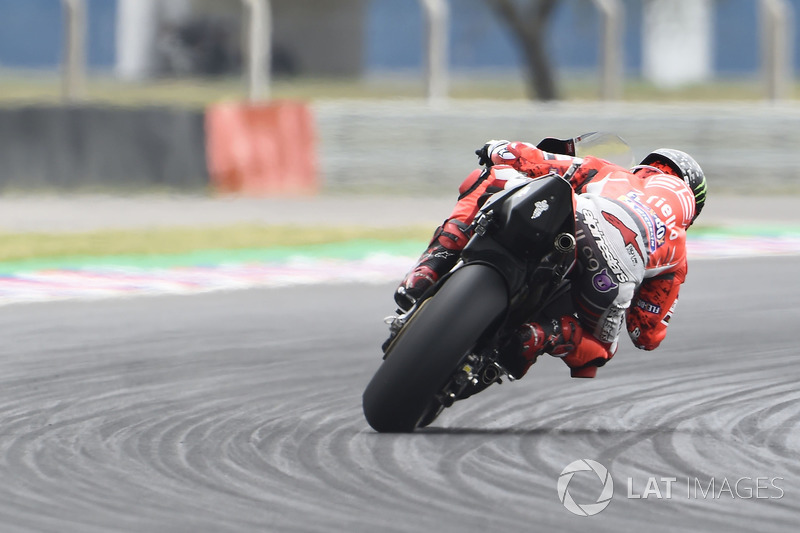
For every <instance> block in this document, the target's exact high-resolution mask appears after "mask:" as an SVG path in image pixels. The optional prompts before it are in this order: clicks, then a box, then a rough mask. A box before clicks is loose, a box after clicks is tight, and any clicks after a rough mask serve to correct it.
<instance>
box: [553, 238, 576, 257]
mask: <svg viewBox="0 0 800 533" xmlns="http://www.w3.org/2000/svg"><path fill="white" fill-rule="evenodd" d="M553 246H554V247H555V249H556V251H558V252H561V253H562V254H565V253H567V252H571V251H572V250H574V249H575V235H573V234H572V233H559V234H558V235H557V236H556V240H555V242H554V243H553Z"/></svg>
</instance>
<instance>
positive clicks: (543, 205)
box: [531, 200, 550, 219]
mask: <svg viewBox="0 0 800 533" xmlns="http://www.w3.org/2000/svg"><path fill="white" fill-rule="evenodd" d="M534 205H535V206H536V209H534V210H533V214H532V215H531V219H534V218H539V217H540V216H542V213H544V212H545V211H547V210H548V209H550V204H548V203H547V200H540V201H538V202H536V203H535V204H534Z"/></svg>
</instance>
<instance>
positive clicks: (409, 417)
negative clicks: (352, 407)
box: [362, 264, 508, 432]
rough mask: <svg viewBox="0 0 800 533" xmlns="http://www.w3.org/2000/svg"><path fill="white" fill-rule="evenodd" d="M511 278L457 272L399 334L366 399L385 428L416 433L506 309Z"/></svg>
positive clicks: (475, 269)
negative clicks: (442, 390)
mask: <svg viewBox="0 0 800 533" xmlns="http://www.w3.org/2000/svg"><path fill="white" fill-rule="evenodd" d="M507 306H508V295H507V289H506V284H505V281H504V280H503V278H502V276H501V275H500V274H499V273H498V272H497V271H496V270H495V269H493V268H492V267H490V266H488V265H482V264H474V265H467V266H464V267H462V268H460V269H458V270H456V271H455V272H454V273H453V274H452V275H451V276H450V277H449V278H448V279H447V280H445V282H444V284H443V286H442V287H441V288H440V289H439V291H438V292H437V293H436V294H435V295H433V296H432V297H431V298H430V300H429V301H426V302H425V305H423V306H422V307H421V308H420V309H419V310H418V311H417V312H416V313H415V314H414V315H413V316H412V317H411V319H410V320H409V322H408V323H407V324H406V325H405V326H404V327H403V329H402V330H401V331H400V332H399V334H398V337H397V339H396V340H395V341H394V342H393V344H392V345H391V346H390V348H389V351H388V352H387V354H386V358H385V360H384V362H383V364H382V365H381V366H380V368H378V371H377V372H376V373H375V376H373V378H372V380H371V381H370V382H369V385H367V388H366V390H365V391H364V395H363V398H362V405H363V408H364V416H365V417H366V419H367V422H368V423H369V425H370V426H372V428H373V429H375V430H376V431H380V432H410V431H414V429H416V428H417V427H418V426H419V424H420V422H421V419H422V418H423V417H424V416H425V415H426V414H427V413H428V411H429V407H430V406H431V404H432V402H433V401H434V398H435V396H436V394H437V393H438V392H439V391H440V390H441V389H442V387H444V385H445V384H446V383H447V381H448V379H449V378H450V377H451V376H452V374H453V372H454V371H455V369H456V368H457V367H458V365H459V363H461V361H462V360H463V358H464V356H465V355H467V354H468V352H469V351H470V350H471V349H472V348H473V347H474V346H475V344H476V343H477V342H478V340H479V339H480V337H481V336H482V335H483V334H484V332H486V330H487V328H489V326H490V325H492V324H493V323H494V322H495V321H496V320H497V319H498V318H500V316H501V315H502V314H503V313H504V311H505V310H506V307H507Z"/></svg>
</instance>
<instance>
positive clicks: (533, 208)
mask: <svg viewBox="0 0 800 533" xmlns="http://www.w3.org/2000/svg"><path fill="white" fill-rule="evenodd" d="M493 220H494V222H495V223H496V224H497V230H498V231H497V232H495V233H494V238H495V239H496V240H497V241H498V242H499V243H500V244H502V245H503V246H505V247H506V248H509V249H512V250H517V251H518V252H517V253H519V252H520V251H523V253H525V254H526V255H531V254H536V253H537V252H541V251H542V250H543V249H547V250H549V249H551V247H552V245H553V239H554V238H555V236H556V235H558V234H559V233H562V232H564V231H567V232H569V233H573V234H574V231H575V223H574V220H575V216H574V211H573V205H572V187H570V185H569V183H568V182H567V181H565V180H564V179H563V178H561V177H559V176H545V177H542V178H539V179H536V180H533V181H531V182H530V183H529V184H527V185H525V186H524V187H523V188H520V189H519V190H518V191H516V192H515V193H514V194H512V195H510V196H509V197H508V198H507V199H506V200H505V201H503V202H502V203H501V204H500V205H499V206H498V207H497V208H496V209H495V213H494V217H493Z"/></svg>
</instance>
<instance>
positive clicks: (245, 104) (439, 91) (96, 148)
mask: <svg viewBox="0 0 800 533" xmlns="http://www.w3.org/2000/svg"><path fill="white" fill-rule="evenodd" d="M798 9H800V0H337V1H336V2H331V1H328V0H0V190H2V191H4V192H6V193H12V192H27V191H35V190H44V191H52V190H55V191H82V190H101V191H111V192H123V193H130V192H136V191H140V190H145V191H154V190H169V191H174V190H177V191H184V192H196V193H201V194H205V193H227V194H230V193H234V194H236V193H238V194H244V195H280V194H297V193H301V194H317V193H320V192H323V193H334V192H354V191H362V190H364V189H365V188H369V189H372V190H377V191H389V192H397V191H401V192H403V191H405V192H409V191H415V192H419V191H423V192H425V191H442V192H444V191H450V190H452V188H453V187H454V186H456V185H457V184H458V183H459V182H460V180H461V178H462V177H463V175H464V174H465V173H466V172H468V171H469V170H470V169H471V168H472V167H473V166H474V164H475V161H474V157H473V156H472V155H471V154H472V150H474V149H475V148H476V147H478V146H480V145H481V144H482V143H483V141H484V140H486V139H488V138H509V139H522V140H530V141H537V140H538V139H540V138H542V137H545V136H562V137H567V136H575V135H578V134H580V133H583V132H586V131H595V130H610V131H614V132H615V133H618V134H620V135H621V136H622V137H623V138H625V139H626V140H627V141H628V142H629V143H630V144H631V145H632V146H633V148H634V152H635V155H637V156H643V155H644V154H646V153H647V152H649V151H650V150H652V149H654V148H658V147H660V146H666V145H668V146H671V147H675V148H680V149H684V150H687V151H689V152H691V153H692V154H693V155H695V156H696V158H697V159H698V160H699V161H700V162H701V164H702V165H703V166H704V168H705V169H706V172H707V174H708V175H709V180H710V183H711V186H712V187H713V188H717V189H718V190H725V191H732V192H740V191H752V183H753V180H757V182H758V183H759V188H758V189H759V191H767V192H794V191H795V190H796V189H797V186H796V183H797V178H798V177H800V172H799V171H798V170H797V165H796V164H794V161H793V157H792V152H793V151H794V149H795V146H797V143H798V141H800V133H798V132H799V131H800V128H798V126H800V113H799V112H798V108H797V105H796V103H797V96H798V89H797V84H796V83H795V78H794V72H795V70H796V67H797V65H798V62H799V61H800V53H797V51H798V50H797V49H798V39H797V35H796V33H797V32H796V12H797V10H798ZM287 154H289V155H287ZM299 159H304V160H305V162H304V164H297V161H298V160H299Z"/></svg>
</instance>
